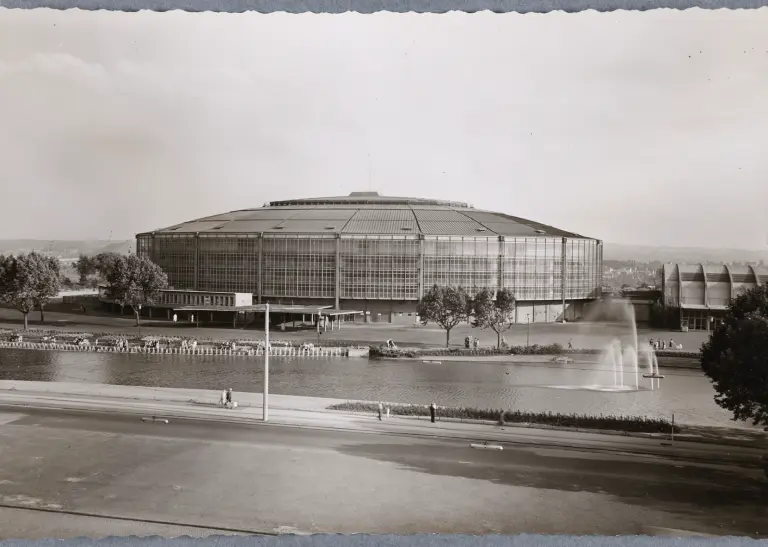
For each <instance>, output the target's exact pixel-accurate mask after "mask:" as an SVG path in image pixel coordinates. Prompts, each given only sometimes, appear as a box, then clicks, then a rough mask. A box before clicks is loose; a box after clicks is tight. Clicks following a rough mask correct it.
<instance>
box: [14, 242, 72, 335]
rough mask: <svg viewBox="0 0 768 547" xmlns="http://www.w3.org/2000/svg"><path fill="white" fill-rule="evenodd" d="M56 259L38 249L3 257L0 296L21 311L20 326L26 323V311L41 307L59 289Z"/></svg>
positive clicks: (27, 312)
mask: <svg viewBox="0 0 768 547" xmlns="http://www.w3.org/2000/svg"><path fill="white" fill-rule="evenodd" d="M59 279H60V278H59V262H58V260H56V259H55V258H52V257H45V256H42V255H41V254H39V253H35V252H32V253H29V254H28V255H24V254H22V255H19V256H7V257H3V259H2V265H0V297H1V298H2V299H3V301H4V302H7V303H8V304H9V305H10V306H11V307H12V308H14V309H16V310H18V311H19V312H21V313H22V314H23V315H24V330H27V328H28V327H29V314H30V313H31V312H32V310H34V309H35V306H38V307H39V308H40V320H41V321H42V320H43V319H44V316H43V307H44V306H45V305H46V304H47V303H48V302H49V301H50V299H51V298H53V297H54V296H56V295H57V294H58V292H59Z"/></svg>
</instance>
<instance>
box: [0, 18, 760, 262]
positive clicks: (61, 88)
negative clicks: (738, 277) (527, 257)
mask: <svg viewBox="0 0 768 547" xmlns="http://www.w3.org/2000/svg"><path fill="white" fill-rule="evenodd" d="M766 29H768V10H766V9H763V10H760V11H725V10H720V11H702V10H688V11H685V12H673V11H653V12H646V13H632V12H623V13H622V12H615V13H609V14H597V13H594V12H592V13H581V14H562V13H555V14H547V15H517V14H508V15H495V14H490V13H482V14H475V15H467V14H448V15H397V14H379V15H357V14H347V15H335V16H330V15H312V14H307V15H285V14H273V15H259V14H187V13H181V12H174V13H164V14H161V13H149V12H143V13H131V14H122V13H119V12H115V13H113V12H82V11H77V10H71V11H67V12H60V11H52V10H31V11H22V10H17V11H13V10H2V9H0V184H2V191H3V196H4V200H3V201H4V206H3V208H2V215H1V216H0V237H1V238H21V237H31V238H43V239H49V238H50V239H53V238H56V239H83V238H94V239H106V238H107V237H109V235H110V233H111V234H112V237H113V238H121V239H122V238H126V239H127V238H131V237H133V235H134V234H135V233H137V232H141V231H147V230H151V229H154V228H159V227H163V226H168V225H171V224H175V223H177V222H180V221H183V220H188V219H190V218H198V217H202V216H207V215H211V214H215V213H220V212H225V211H229V210H233V209H241V208H248V207H258V206H261V205H262V204H263V203H264V202H266V201H268V200H271V199H285V198H295V197H309V196H327V195H346V194H348V193H349V192H352V191H365V190H375V191H378V192H379V193H380V194H384V195H407V196H418V197H438V198H445V199H452V200H461V201H468V202H470V203H472V204H474V205H475V206H476V207H479V208H486V209H493V210H499V211H503V212H507V213H510V214H514V215H517V216H522V217H527V218H532V219H536V220H538V221H541V222H545V223H548V224H552V225H554V226H558V227H562V228H565V229H570V230H573V231H577V232H579V233H582V234H584V235H588V236H592V237H597V238H601V239H604V240H606V241H610V242H619V243H636V244H650V245H690V246H709V247H738V248H748V249H765V248H766V246H767V245H768V222H766V208H767V206H768V152H766V148H767V147H768V32H767V31H766Z"/></svg>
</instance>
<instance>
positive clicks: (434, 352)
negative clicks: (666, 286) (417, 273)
mask: <svg viewBox="0 0 768 547" xmlns="http://www.w3.org/2000/svg"><path fill="white" fill-rule="evenodd" d="M601 352H602V350H600V349H563V346H561V345H560V344H548V345H543V346H540V345H538V344H534V345H532V346H512V347H509V348H502V349H498V348H477V349H475V348H469V349H467V348H408V349H394V350H393V349H387V348H386V347H381V346H371V352H370V355H371V357H387V358H392V359H397V358H402V357H407V358H414V357H441V356H451V355H458V356H467V357H487V356H492V355H599V354H600V353H601ZM656 356H657V357H687V358H692V359H698V358H699V357H701V354H700V353H699V352H693V351H657V352H656Z"/></svg>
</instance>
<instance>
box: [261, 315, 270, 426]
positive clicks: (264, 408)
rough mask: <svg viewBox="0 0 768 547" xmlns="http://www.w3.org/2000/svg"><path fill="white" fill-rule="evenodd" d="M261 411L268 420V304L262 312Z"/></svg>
mask: <svg viewBox="0 0 768 547" xmlns="http://www.w3.org/2000/svg"><path fill="white" fill-rule="evenodd" d="M262 412H263V414H264V416H263V418H264V421H265V422H268V421H269V304H267V311H266V313H265V314H264V400H263V401H262Z"/></svg>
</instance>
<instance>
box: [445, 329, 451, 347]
mask: <svg viewBox="0 0 768 547" xmlns="http://www.w3.org/2000/svg"><path fill="white" fill-rule="evenodd" d="M450 343H451V329H445V347H446V348H447V347H448V346H449V345H450Z"/></svg>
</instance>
